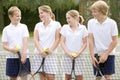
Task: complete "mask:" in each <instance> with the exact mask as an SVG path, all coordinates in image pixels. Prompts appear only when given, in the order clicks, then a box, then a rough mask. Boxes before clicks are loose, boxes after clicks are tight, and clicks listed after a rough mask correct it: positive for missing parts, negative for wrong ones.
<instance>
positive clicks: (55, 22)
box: [51, 20, 60, 24]
mask: <svg viewBox="0 0 120 80" xmlns="http://www.w3.org/2000/svg"><path fill="white" fill-rule="evenodd" d="M51 22H52V23H53V24H60V22H59V21H53V20H52V21H51Z"/></svg>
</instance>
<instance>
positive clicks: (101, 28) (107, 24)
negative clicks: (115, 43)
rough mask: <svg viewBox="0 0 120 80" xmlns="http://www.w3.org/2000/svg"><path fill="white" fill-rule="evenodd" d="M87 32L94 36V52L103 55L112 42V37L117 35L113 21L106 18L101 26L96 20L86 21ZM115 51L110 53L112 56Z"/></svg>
mask: <svg viewBox="0 0 120 80" xmlns="http://www.w3.org/2000/svg"><path fill="white" fill-rule="evenodd" d="M88 31H89V33H93V36H94V43H95V47H94V52H95V53H104V52H105V51H106V50H107V49H108V47H109V46H110V44H111V42H112V36H117V35H118V29H117V24H116V22H115V21H114V20H112V19H110V18H107V19H106V20H105V21H104V22H103V23H102V24H100V23H99V22H98V21H97V19H91V20H89V21H88ZM114 52H115V49H114V50H113V52H112V53H111V55H112V54H114Z"/></svg>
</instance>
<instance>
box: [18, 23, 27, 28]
mask: <svg viewBox="0 0 120 80" xmlns="http://www.w3.org/2000/svg"><path fill="white" fill-rule="evenodd" d="M18 25H20V26H25V27H27V25H26V24H24V23H19V24H18Z"/></svg>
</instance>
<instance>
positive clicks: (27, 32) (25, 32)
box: [23, 25, 29, 37]
mask: <svg viewBox="0 0 120 80" xmlns="http://www.w3.org/2000/svg"><path fill="white" fill-rule="evenodd" d="M23 36H24V37H29V31H28V28H27V25H24V32H23Z"/></svg>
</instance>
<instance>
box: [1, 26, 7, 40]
mask: <svg viewBox="0 0 120 80" xmlns="http://www.w3.org/2000/svg"><path fill="white" fill-rule="evenodd" d="M2 42H8V39H7V31H6V28H4V29H3V31H2Z"/></svg>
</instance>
